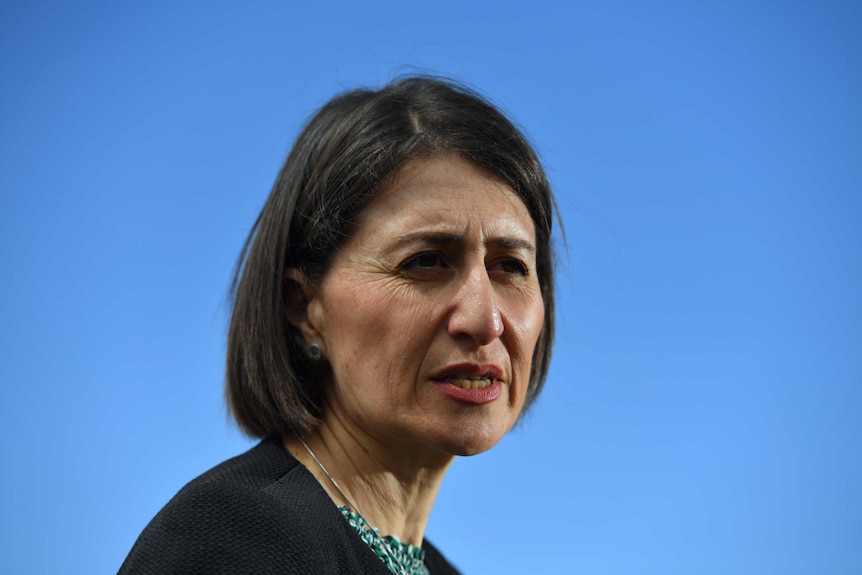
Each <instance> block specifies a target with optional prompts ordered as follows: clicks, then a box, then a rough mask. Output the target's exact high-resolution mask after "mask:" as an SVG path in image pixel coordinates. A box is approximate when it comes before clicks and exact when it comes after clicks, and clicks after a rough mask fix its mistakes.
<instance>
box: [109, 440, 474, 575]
mask: <svg viewBox="0 0 862 575" xmlns="http://www.w3.org/2000/svg"><path fill="white" fill-rule="evenodd" d="M422 547H423V549H424V550H425V565H426V566H427V567H428V569H429V570H430V572H431V575H458V573H459V572H458V570H457V569H455V568H454V567H453V566H452V565H450V564H449V563H448V562H447V561H446V559H445V558H444V557H443V556H442V555H441V554H440V552H438V551H437V550H436V549H435V548H434V547H433V546H432V545H431V544H430V543H428V542H427V541H425V543H423V545H422ZM241 573H249V574H255V575H264V574H273V575H274V574H297V575H300V574H301V575H308V574H333V575H334V574H343V573H368V574H372V575H376V574H379V575H388V574H389V569H387V568H386V566H385V565H384V564H383V562H382V561H380V559H378V558H377V557H376V556H375V555H374V552H372V551H371V549H370V548H369V547H368V546H367V545H366V544H365V543H364V542H363V541H362V540H361V539H360V538H359V536H358V535H357V533H356V532H355V531H354V530H353V528H352V527H351V526H350V525H349V524H348V523H347V521H345V519H344V517H343V516H342V515H341V512H340V511H339V510H338V508H337V507H336V506H335V505H334V504H333V502H332V500H331V499H330V498H329V495H327V494H326V492H325V491H324V490H323V488H322V487H321V486H320V484H319V483H318V482H317V480H316V479H315V478H314V477H313V476H312V475H311V474H310V473H309V472H308V470H307V469H305V467H303V466H302V465H301V464H300V463H299V462H298V461H297V460H296V459H294V457H293V456H292V455H291V454H290V453H289V452H288V451H287V450H286V449H284V447H283V446H282V445H281V443H280V442H279V441H277V440H264V441H262V442H261V443H259V444H258V445H257V446H255V447H253V448H252V449H250V450H249V451H247V452H246V453H244V454H242V455H239V456H237V457H234V458H233V459H229V460H228V461H225V462H224V463H222V464H221V465H218V466H217V467H215V468H213V469H211V470H210V471H207V472H206V473H204V474H203V475H201V476H200V477H198V478H197V479H195V480H193V481H192V482H191V483H189V484H188V485H186V486H185V487H183V488H182V489H181V490H180V492H179V493H177V494H176V496H174V498H173V499H171V501H170V502H169V503H168V504H167V505H166V506H165V507H164V508H163V509H162V510H161V511H160V512H159V513H158V515H156V516H155V518H153V520H152V521H151V522H150V524H149V525H147V527H146V528H145V529H144V531H143V533H141V535H140V537H138V540H137V542H135V545H134V547H132V550H131V551H130V552H129V556H128V557H127V558H126V560H125V562H123V565H122V567H120V571H119V574H120V575H144V574H146V575H155V574H159V575H162V574H164V575H169V574H177V575H179V574H183V575H195V574H200V575H215V574H225V575H226V574H241Z"/></svg>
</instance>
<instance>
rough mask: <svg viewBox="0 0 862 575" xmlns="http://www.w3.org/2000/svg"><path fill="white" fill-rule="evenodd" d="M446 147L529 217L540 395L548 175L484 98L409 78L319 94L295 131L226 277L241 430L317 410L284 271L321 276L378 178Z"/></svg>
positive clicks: (275, 431)
mask: <svg viewBox="0 0 862 575" xmlns="http://www.w3.org/2000/svg"><path fill="white" fill-rule="evenodd" d="M450 154H451V155H458V156H460V157H463V158H466V159H468V160H470V161H471V162H473V163H474V164H476V165H477V166H480V167H482V168H484V169H486V170H488V171H490V172H491V173H493V174H495V175H496V176H497V177H499V178H500V179H501V180H502V181H503V182H505V183H506V184H508V185H509V186H510V187H511V188H512V189H513V190H514V191H515V193H516V194H517V195H518V196H519V197H520V198H521V200H522V201H523V202H524V204H525V205H526V206H527V210H528V211H529V213H530V216H531V217H532V219H533V223H534V225H535V231H536V242H537V262H536V263H537V269H536V271H537V275H538V280H539V284H540V288H541V292H542V297H543V300H544V304H545V318H544V325H543V328H542V332H541V334H540V336H539V340H538V343H537V345H536V350H535V352H534V355H533V366H532V372H531V374H530V387H529V390H528V392H527V398H526V402H525V405H524V409H525V410H526V409H527V408H528V407H529V406H530V404H532V402H533V401H534V400H535V399H536V397H537V396H538V395H539V392H540V391H541V389H542V386H543V384H544V380H545V376H546V375H547V371H548V364H549V363H550V358H551V347H552V343H553V339H554V289H553V286H554V269H553V249H552V245H551V228H552V223H553V220H554V219H555V218H554V216H555V215H556V207H555V204H554V199H553V195H552V193H551V189H550V185H549V184H548V180H547V177H546V176H545V173H544V170H543V169H542V166H541V164H540V163H539V160H538V158H537V156H536V153H535V152H534V151H533V149H532V147H531V146H530V145H529V143H528V142H527V140H526V139H525V137H524V136H523V134H521V132H520V131H519V130H518V129H517V128H516V127H515V126H514V125H513V124H512V122H511V121H509V119H508V118H506V117H505V116H504V115H503V114H502V113H501V112H500V111H499V110H497V109H496V108H495V107H494V106H493V105H491V104H490V103H489V102H488V101H487V100H485V99H484V98H482V97H481V96H479V95H478V94H476V93H475V92H473V91H472V90H470V89H469V88H466V87H465V86H463V85H460V84H457V83H455V82H452V81H449V80H443V79H439V78H430V77H410V78H405V79H401V80H397V81H395V82H393V83H391V84H388V85H387V86H385V87H383V88H382V89H380V90H376V91H373V90H366V89H359V90H353V91H350V92H346V93H344V94H341V95H339V96H336V97H335V98H333V99H332V100H331V101H329V102H328V103H327V104H326V105H324V106H323V107H322V108H321V109H320V110H319V111H318V112H317V113H316V114H315V115H314V116H313V117H312V118H311V120H310V121H309V122H308V124H307V125H306V126H305V128H304V129H303V131H302V133H300V135H299V137H298V138H297V140H296V143H295V144H294V146H293V148H292V150H291V151H290V154H289V155H288V157H287V160H286V161H285V163H284V166H283V167H282V169H281V172H280V173H279V175H278V178H277V179H276V182H275V185H274V186H273V189H272V192H271V193H270V195H269V198H268V199H267V201H266V204H265V205H264V207H263V210H262V211H261V213H260V215H259V216H258V218H257V221H256V222H255V224H254V227H253V228H252V230H251V232H250V233H249V236H248V238H247V239H246V242H245V245H244V246H243V249H242V252H241V254H240V257H239V261H238V262H237V269H236V272H235V274H234V280H233V285H232V287H231V296H232V300H233V313H232V316H231V322H230V330H229V333H228V351H227V376H226V393H227V399H228V405H229V407H230V410H231V412H232V413H233V415H234V417H235V418H236V420H237V422H238V423H239V426H240V427H241V428H242V429H243V431H245V432H246V433H247V434H249V435H252V436H258V437H264V436H270V435H274V436H279V435H283V434H285V433H292V434H298V435H300V436H302V435H306V434H308V433H309V432H310V431H311V430H313V429H314V427H315V425H316V424H317V422H318V418H319V416H320V408H319V405H320V399H321V397H320V394H321V392H322V389H321V388H322V385H321V381H320V380H321V373H320V370H319V368H315V366H314V365H312V364H311V363H310V362H309V361H308V360H307V359H306V358H305V354H304V353H303V350H302V348H301V341H302V340H301V338H300V337H298V334H297V333H296V331H295V328H294V327H293V326H292V325H291V324H290V323H289V322H288V318H287V311H286V298H287V296H288V295H289V294H287V293H286V286H285V281H284V275H285V270H286V269H288V268H297V269H299V270H300V271H301V272H302V273H303V274H304V275H305V276H306V277H307V278H308V279H309V280H310V281H312V282H318V281H319V280H320V279H321V278H322V277H323V276H324V274H325V273H326V271H327V269H328V267H329V264H330V262H331V260H332V257H333V255H334V254H335V253H336V252H337V251H338V249H339V247H340V246H341V245H342V244H343V243H344V241H345V240H346V239H348V238H349V237H351V235H352V234H353V233H354V232H355V229H356V225H357V219H358V216H359V215H360V214H361V213H362V211H363V210H364V209H365V207H366V206H367V205H368V204H369V202H370V201H371V199H372V198H373V197H374V195H375V194H376V193H377V192H378V191H379V190H380V189H381V187H382V186H383V185H384V184H385V183H387V182H388V181H389V180H390V179H391V178H393V177H394V176H395V175H396V174H397V172H398V171H399V170H400V169H401V168H402V167H403V166H404V165H405V164H406V163H407V162H408V161H410V160H412V159H415V158H418V157H422V156H442V155H450Z"/></svg>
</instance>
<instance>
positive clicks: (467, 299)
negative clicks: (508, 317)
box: [448, 265, 503, 346]
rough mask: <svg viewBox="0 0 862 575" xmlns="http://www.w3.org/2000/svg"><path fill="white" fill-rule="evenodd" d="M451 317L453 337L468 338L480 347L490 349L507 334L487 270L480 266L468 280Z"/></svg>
mask: <svg viewBox="0 0 862 575" xmlns="http://www.w3.org/2000/svg"><path fill="white" fill-rule="evenodd" d="M454 303H455V307H454V308H453V309H452V312H451V314H450V315H449V325H448V329H449V335H451V336H452V337H455V338H463V337H468V338H470V339H472V340H473V341H474V342H475V343H476V344H477V345H479V346H483V345H488V344H489V343H491V342H492V341H494V340H495V339H497V338H498V337H500V336H501V335H502V334H503V319H502V317H501V316H500V307H499V302H498V301H497V293H496V292H495V291H494V285H493V284H492V282H491V278H490V277H488V271H487V270H486V269H485V266H484V265H482V266H477V267H476V268H475V269H473V270H471V271H470V273H469V274H468V275H467V276H466V277H465V278H464V281H463V283H462V284H461V286H460V287H459V289H458V293H457V295H456V298H455V302H454Z"/></svg>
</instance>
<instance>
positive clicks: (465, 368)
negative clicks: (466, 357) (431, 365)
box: [431, 362, 503, 380]
mask: <svg viewBox="0 0 862 575" xmlns="http://www.w3.org/2000/svg"><path fill="white" fill-rule="evenodd" d="M447 377H487V378H489V379H491V380H495V379H503V368H501V367H500V366H499V365H497V364H494V363H470V362H464V363H452V364H449V365H447V366H446V367H443V368H440V369H438V370H437V371H435V372H434V373H432V374H431V379H445V378H447Z"/></svg>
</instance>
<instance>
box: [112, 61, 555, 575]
mask: <svg viewBox="0 0 862 575" xmlns="http://www.w3.org/2000/svg"><path fill="white" fill-rule="evenodd" d="M553 212H554V205H553V198H552V195H551V192H550V188H549V185H548V182H547V179H546V177H545V175H544V172H543V170H542V167H541V165H540V163H539V161H538V159H537V158H536V155H535V153H534V152H533V150H532V149H531V147H530V146H529V144H528V143H527V142H526V140H525V139H524V137H523V136H522V134H521V133H520V132H519V131H518V130H517V129H516V128H515V127H514V126H513V125H512V123H511V122H510V121H509V120H508V119H506V118H505V117H504V116H503V115H502V114H501V113H500V112H499V111H497V110H496V109H495V108H494V107H493V106H491V105H490V104H488V103H487V102H486V101H485V100H483V99H482V98H480V97H479V96H477V95H476V94H474V93H472V92H470V91H469V90H467V89H465V88H463V87H461V86H458V85H455V84H453V83H450V82H447V81H442V80H439V79H433V78H424V77H420V78H408V79H404V80H401V81H397V82H395V83H392V84H390V85H388V86H386V87H384V88H383V89H381V90H379V91H369V90H356V91H352V92H348V93H346V94H343V95H341V96H338V97H336V98H335V99H333V100H332V101H331V102H329V103H328V104H326V105H325V106H324V107H323V108H322V109H321V110H320V111H319V112H318V113H317V114H316V115H315V116H314V117H313V118H312V119H311V120H310V122H309V124H308V125H307V126H306V128H305V129H304V130H303V132H302V134H301V135H300V136H299V138H298V140H297V142H296V144H295V145H294V147H293V150H292V151H291V153H290V155H289V156H288V158H287V161H286V162H285V165H284V167H283V168H282V170H281V173H280V174H279V177H278V180H277V181H276V183H275V186H274V188H273V191H272V193H271V195H270V197H269V199H268V200H267V203H266V205H265V206H264V208H263V211H262V213H261V214H260V216H259V218H258V220H257V222H256V224H255V226H254V229H253V230H252V233H251V234H250V236H249V239H248V240H247V242H246V245H245V248H244V249H243V253H242V255H241V257H240V261H239V265H238V268H237V273H236V276H235V280H234V291H233V294H234V309H233V315H232V318H231V325H230V332H229V341H228V358H227V384H226V385H227V397H228V402H229V405H230V409H231V411H232V413H233V415H234V417H235V418H236V420H237V422H238V423H239V425H240V427H241V428H242V429H243V430H244V431H245V432H246V433H248V434H249V435H252V436H255V437H260V438H263V441H262V442H261V443H260V444H259V445H258V446H256V447H254V448H253V449H251V450H250V451H248V452H247V453H245V454H244V455H240V456H238V457H236V458H234V459H232V460H229V461H227V462H225V463H223V464H221V465H219V466H218V467H216V468H214V469H213V470H211V471H209V472H207V473H205V474H204V475H202V476H201V477H199V478H198V479H196V480H194V481H192V482H191V483H190V484H189V485H187V486H186V487H185V488H183V489H182V490H181V491H180V492H179V493H178V494H177V495H176V496H175V497H174V499H173V500H172V501H171V502H170V503H168V505H167V506H166V507H165V508H164V509H163V510H162V511H161V512H160V513H159V514H158V515H157V516H156V517H155V519H153V521H152V522H151V523H150V525H149V526H148V527H147V528H146V529H145V530H144V532H143V533H142V534H141V536H140V538H139V539H138V541H137V543H136V544H135V546H134V548H133V549H132V551H131V552H130V554H129V556H128V558H127V559H126V561H125V563H124V564H123V566H122V568H121V569H120V573H256V574H261V573H380V574H385V573H428V572H430V573H432V574H434V575H437V574H445V573H457V570H456V569H455V568H454V567H452V565H450V564H449V563H448V562H447V561H446V559H445V558H444V557H443V556H442V555H441V554H440V553H439V552H438V551H437V550H436V549H435V548H434V547H433V546H432V545H431V544H430V543H428V542H427V541H426V540H425V539H424V530H425V526H426V522H427V519H428V515H429V513H430V511H431V507H432V505H433V503H434V499H435V496H436V494H437V491H438V489H439V487H440V484H441V482H442V481H443V477H444V475H445V473H446V470H447V468H448V467H449V465H450V463H451V462H452V460H453V459H454V457H455V456H456V455H473V454H476V453H480V452H482V451H485V450H487V449H489V448H491V447H492V446H493V445H495V444H496V443H497V442H498V441H499V440H500V438H501V437H502V436H503V435H504V434H505V433H506V432H507V431H508V430H509V429H510V428H511V427H512V425H514V423H515V422H516V421H517V419H518V417H519V416H520V415H521V414H522V412H523V411H524V410H525V409H526V408H527V407H529V405H530V404H531V403H532V402H533V401H534V400H535V398H536V397H537V396H538V394H539V392H540V390H541V388H542V384H543V382H544V379H545V375H546V373H547V369H548V362H549V360H550V353H551V343H552V340H553V325H554V324H553V317H554V316H553V310H554V299H553V269H552V253H551V252H552V250H551V224H552V219H553V215H554V214H553ZM384 534H385V536H384Z"/></svg>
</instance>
